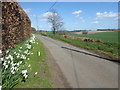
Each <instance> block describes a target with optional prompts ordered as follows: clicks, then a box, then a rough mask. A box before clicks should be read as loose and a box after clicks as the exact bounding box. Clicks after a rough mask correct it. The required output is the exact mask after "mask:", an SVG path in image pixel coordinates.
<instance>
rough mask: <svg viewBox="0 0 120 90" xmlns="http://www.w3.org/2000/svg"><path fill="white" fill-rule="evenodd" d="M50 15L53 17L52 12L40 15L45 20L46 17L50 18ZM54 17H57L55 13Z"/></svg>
mask: <svg viewBox="0 0 120 90" xmlns="http://www.w3.org/2000/svg"><path fill="white" fill-rule="evenodd" d="M52 15H53V13H52V12H46V13H43V14H42V16H43V17H45V18H46V17H48V16H52ZM55 15H57V13H55Z"/></svg>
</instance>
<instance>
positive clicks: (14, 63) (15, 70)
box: [1, 35, 35, 88]
mask: <svg viewBox="0 0 120 90" xmlns="http://www.w3.org/2000/svg"><path fill="white" fill-rule="evenodd" d="M33 43H35V36H34V35H32V37H31V38H30V39H29V40H27V41H26V42H25V44H23V45H22V46H20V47H19V48H17V49H15V50H8V51H7V52H6V56H4V57H3V58H1V61H2V88H12V87H14V86H15V85H16V84H17V83H18V82H19V81H24V82H25V81H26V79H27V78H28V76H29V74H28V70H27V69H25V68H24V64H25V60H29V58H28V56H29V55H31V54H33V53H32V52H30V50H31V49H32V48H33V47H32V44H33Z"/></svg>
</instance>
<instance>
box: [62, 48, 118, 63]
mask: <svg viewBox="0 0 120 90" xmlns="http://www.w3.org/2000/svg"><path fill="white" fill-rule="evenodd" d="M61 48H64V49H68V50H71V51H75V52H78V53H82V54H85V55H90V56H94V57H97V58H101V59H104V60H108V61H112V62H117V63H120V61H119V60H111V59H108V58H104V57H101V56H97V55H93V54H90V53H86V52H83V51H79V50H75V49H71V48H67V47H61Z"/></svg>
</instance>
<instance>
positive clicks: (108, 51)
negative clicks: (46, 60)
mask: <svg viewBox="0 0 120 90" xmlns="http://www.w3.org/2000/svg"><path fill="white" fill-rule="evenodd" d="M118 33H119V32H118V31H116V32H105V33H96V34H87V35H78V34H74V33H68V34H69V35H74V36H79V37H80V36H81V37H89V38H95V39H100V40H101V41H102V42H96V43H90V42H84V41H81V40H71V39H67V38H63V37H61V35H59V34H58V33H56V34H55V35H54V34H53V33H52V32H47V33H46V35H45V36H48V37H51V38H55V39H58V40H61V41H64V42H67V43H69V44H72V45H74V46H77V47H82V48H84V49H88V50H93V51H95V52H96V53H98V54H102V55H104V56H106V57H108V58H110V59H116V60H117V56H120V53H118V51H119V49H120V43H118Z"/></svg>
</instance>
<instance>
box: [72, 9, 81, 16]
mask: <svg viewBox="0 0 120 90" xmlns="http://www.w3.org/2000/svg"><path fill="white" fill-rule="evenodd" d="M80 13H82V10H78V11H74V12H73V13H72V14H75V15H76V14H77V15H79V14H80Z"/></svg>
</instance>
